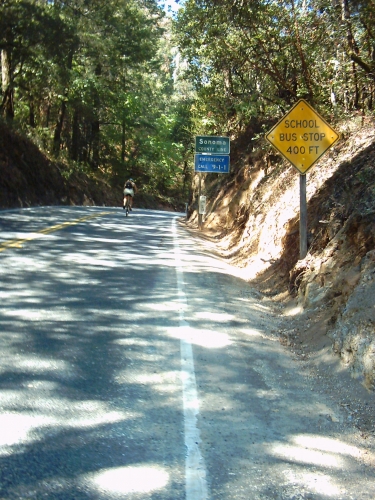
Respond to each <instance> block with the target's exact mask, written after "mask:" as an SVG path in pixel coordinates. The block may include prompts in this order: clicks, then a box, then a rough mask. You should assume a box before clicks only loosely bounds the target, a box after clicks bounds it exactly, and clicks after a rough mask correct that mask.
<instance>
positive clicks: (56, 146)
mask: <svg viewBox="0 0 375 500" xmlns="http://www.w3.org/2000/svg"><path fill="white" fill-rule="evenodd" d="M65 112H66V101H65V100H63V101H62V103H61V108H60V113H59V117H58V119H57V122H56V126H55V132H54V135H53V154H54V156H55V157H56V158H57V157H58V156H59V154H60V147H61V132H62V129H63V125H64V118H65Z"/></svg>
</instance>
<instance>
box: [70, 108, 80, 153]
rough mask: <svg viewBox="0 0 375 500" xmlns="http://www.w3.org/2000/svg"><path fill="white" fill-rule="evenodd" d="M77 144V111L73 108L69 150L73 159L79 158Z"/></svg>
mask: <svg viewBox="0 0 375 500" xmlns="http://www.w3.org/2000/svg"><path fill="white" fill-rule="evenodd" d="M79 144H80V131H79V113H78V111H77V110H76V109H75V110H74V114H73V124H72V148H71V151H70V157H71V159H72V160H73V161H78V160H79V156H80V153H79Z"/></svg>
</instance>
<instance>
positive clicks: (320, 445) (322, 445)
mask: <svg viewBox="0 0 375 500" xmlns="http://www.w3.org/2000/svg"><path fill="white" fill-rule="evenodd" d="M293 442H294V443H295V444H297V445H299V446H304V447H305V448H306V449H307V448H310V449H313V450H318V451H327V452H329V453H337V454H339V455H347V456H351V457H356V458H358V457H359V456H360V449H359V448H357V447H356V446H350V445H348V444H346V443H344V442H343V441H339V440H337V439H331V438H327V437H322V436H314V435H312V436H309V435H307V434H300V435H297V436H294V437H293Z"/></svg>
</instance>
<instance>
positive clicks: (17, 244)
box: [0, 212, 111, 252]
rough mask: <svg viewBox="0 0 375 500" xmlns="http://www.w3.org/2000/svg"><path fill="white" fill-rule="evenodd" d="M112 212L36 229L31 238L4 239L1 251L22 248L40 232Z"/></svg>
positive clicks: (58, 228) (48, 232) (57, 229)
mask: <svg viewBox="0 0 375 500" xmlns="http://www.w3.org/2000/svg"><path fill="white" fill-rule="evenodd" d="M110 213H111V212H99V213H98V214H95V215H89V216H88V217H82V218H81V219H75V220H72V221H70V222H63V223H62V224H56V225H55V226H51V227H46V228H45V229H41V230H40V231H36V232H35V233H34V236H30V237H29V238H19V239H16V240H8V241H4V243H0V252H4V250H6V249H7V248H22V245H24V244H25V243H27V242H28V241H31V240H35V239H36V238H38V235H39V234H50V233H54V232H55V231H60V229H64V228H66V227H68V226H74V225H76V224H79V223H81V222H86V221H88V220H91V219H95V218H96V217H100V216H102V215H107V214H110Z"/></svg>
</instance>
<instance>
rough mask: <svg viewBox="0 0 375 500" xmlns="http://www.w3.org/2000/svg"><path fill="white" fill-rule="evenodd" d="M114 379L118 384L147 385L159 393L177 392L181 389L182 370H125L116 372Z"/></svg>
mask: <svg viewBox="0 0 375 500" xmlns="http://www.w3.org/2000/svg"><path fill="white" fill-rule="evenodd" d="M114 380H115V382H116V383H118V384H139V385H147V386H150V387H151V388H152V390H153V391H154V390H155V391H158V392H159V393H176V391H179V390H180V385H181V381H180V372H179V371H177V370H176V371H162V372H154V373H144V372H137V371H136V370H134V369H133V370H132V371H131V372H129V370H123V371H120V372H118V373H117V374H116V376H115V377H114Z"/></svg>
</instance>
